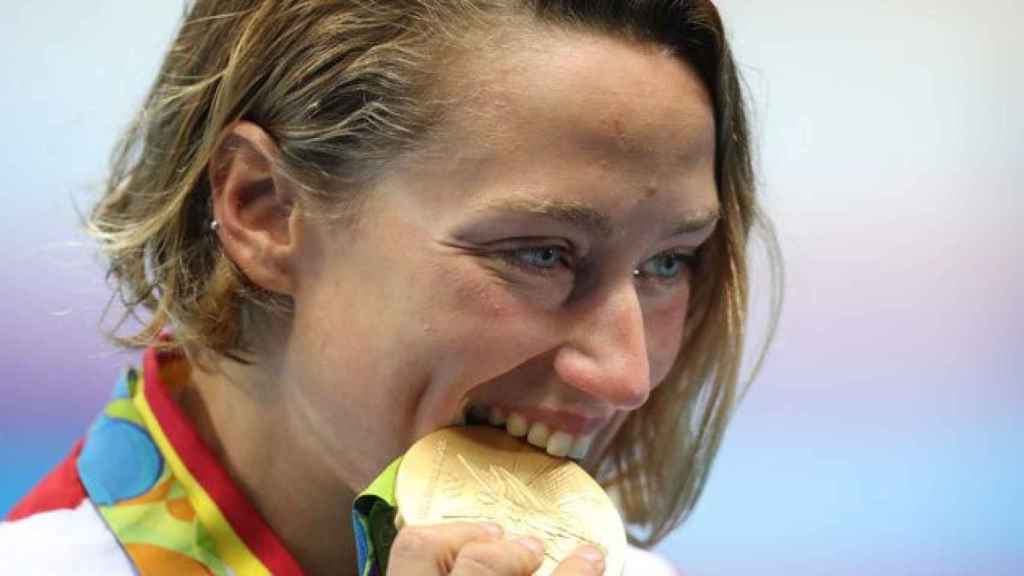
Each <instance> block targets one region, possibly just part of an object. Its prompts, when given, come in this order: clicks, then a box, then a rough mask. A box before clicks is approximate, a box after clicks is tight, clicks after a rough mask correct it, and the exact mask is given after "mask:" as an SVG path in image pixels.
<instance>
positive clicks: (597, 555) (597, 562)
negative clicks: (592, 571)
mask: <svg viewBox="0 0 1024 576" xmlns="http://www.w3.org/2000/svg"><path fill="white" fill-rule="evenodd" d="M574 554H575V555H576V556H579V557H580V558H583V559H584V560H586V561H587V562H590V563H591V564H593V565H594V567H595V568H602V567H603V566H604V554H602V553H601V551H600V550H599V549H598V548H597V547H596V546H591V545H590V544H584V545H583V546H580V547H579V548H577V549H576V551H575V552H574Z"/></svg>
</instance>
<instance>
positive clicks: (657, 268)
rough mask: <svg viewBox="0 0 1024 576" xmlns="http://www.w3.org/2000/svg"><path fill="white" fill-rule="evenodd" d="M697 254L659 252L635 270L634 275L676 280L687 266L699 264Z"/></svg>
mask: <svg viewBox="0 0 1024 576" xmlns="http://www.w3.org/2000/svg"><path fill="white" fill-rule="evenodd" d="M697 259H698V256H697V255H696V254H682V253H678V252H665V253H663V254H658V255H657V256H655V257H654V258H651V259H650V260H648V261H647V262H644V263H643V265H642V266H640V268H638V269H637V270H636V271H635V272H633V275H634V276H637V277H641V278H654V279H655V280H659V281H670V282H671V281H674V280H677V279H679V278H680V277H681V276H682V275H683V273H684V272H685V271H686V269H687V268H690V269H692V268H694V267H696V265H697Z"/></svg>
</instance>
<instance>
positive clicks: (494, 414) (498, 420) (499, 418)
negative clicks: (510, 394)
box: [488, 408, 505, 426]
mask: <svg viewBox="0 0 1024 576" xmlns="http://www.w3.org/2000/svg"><path fill="white" fill-rule="evenodd" d="M488 422H490V423H491V425H492V426H501V425H503V424H504V423H505V413H504V412H502V411H501V408H491V415H490V418H488Z"/></svg>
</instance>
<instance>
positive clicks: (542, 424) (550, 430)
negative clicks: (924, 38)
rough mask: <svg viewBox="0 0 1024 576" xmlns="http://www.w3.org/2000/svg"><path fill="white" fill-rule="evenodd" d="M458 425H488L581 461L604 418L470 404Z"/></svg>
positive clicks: (555, 454)
mask: <svg viewBox="0 0 1024 576" xmlns="http://www.w3.org/2000/svg"><path fill="white" fill-rule="evenodd" d="M455 424H486V425H490V426H494V427H495V428H499V429H504V430H505V431H506V432H507V433H508V434H509V435H511V436H514V437H517V438H525V439H526V441H527V442H529V443H530V444H532V445H534V446H536V447H538V448H541V449H542V450H545V451H546V452H547V453H548V454H550V455H552V456H555V457H559V458H566V457H567V458H571V459H573V460H582V459H583V458H584V457H585V456H586V455H587V452H588V451H589V450H590V445H591V443H592V442H593V440H594V436H595V435H596V429H597V428H598V427H600V425H601V421H600V419H596V418H588V417H584V416H580V415H576V414H570V413H563V412H550V411H544V410H512V411H509V412H506V411H505V410H503V409H501V408H498V407H489V406H481V405H476V406H468V405H467V407H466V409H465V411H464V412H463V414H461V415H460V417H459V418H458V419H457V420H456V422H455Z"/></svg>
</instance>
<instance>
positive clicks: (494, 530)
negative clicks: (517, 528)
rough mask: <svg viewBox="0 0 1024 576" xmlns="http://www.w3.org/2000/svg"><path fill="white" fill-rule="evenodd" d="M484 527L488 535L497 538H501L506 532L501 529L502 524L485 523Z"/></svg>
mask: <svg viewBox="0 0 1024 576" xmlns="http://www.w3.org/2000/svg"><path fill="white" fill-rule="evenodd" d="M483 527H484V530H486V531H487V533H488V534H490V535H491V536H494V537H495V538H501V536H502V534H504V533H505V530H504V529H503V528H502V527H501V524H496V523H494V522H484V523H483Z"/></svg>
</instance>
